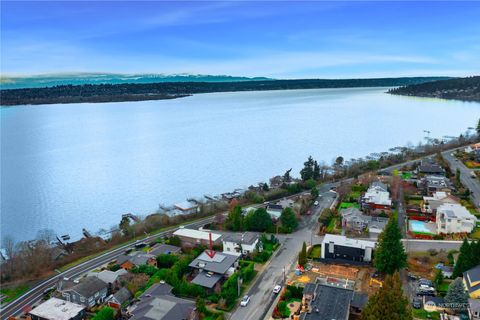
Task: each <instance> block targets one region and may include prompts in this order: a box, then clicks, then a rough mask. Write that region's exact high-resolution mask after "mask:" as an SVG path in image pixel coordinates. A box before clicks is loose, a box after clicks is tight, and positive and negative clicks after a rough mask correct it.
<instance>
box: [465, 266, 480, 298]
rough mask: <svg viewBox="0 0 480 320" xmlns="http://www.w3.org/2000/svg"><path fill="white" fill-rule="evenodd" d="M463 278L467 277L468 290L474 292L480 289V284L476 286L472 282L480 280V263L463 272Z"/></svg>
mask: <svg viewBox="0 0 480 320" xmlns="http://www.w3.org/2000/svg"><path fill="white" fill-rule="evenodd" d="M463 279H465V283H466V284H467V290H468V292H474V291H477V290H479V289H480V284H477V285H476V286H472V285H471V283H472V282H477V281H480V265H478V266H476V267H474V268H472V269H470V270H468V271H465V272H464V273H463Z"/></svg>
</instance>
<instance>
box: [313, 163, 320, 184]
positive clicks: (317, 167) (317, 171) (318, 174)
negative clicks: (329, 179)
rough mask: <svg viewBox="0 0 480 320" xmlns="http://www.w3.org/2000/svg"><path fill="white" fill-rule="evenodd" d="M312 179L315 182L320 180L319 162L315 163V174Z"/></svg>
mask: <svg viewBox="0 0 480 320" xmlns="http://www.w3.org/2000/svg"><path fill="white" fill-rule="evenodd" d="M312 178H313V179H314V180H318V179H320V166H319V165H318V162H317V160H315V161H314V162H313V173H312Z"/></svg>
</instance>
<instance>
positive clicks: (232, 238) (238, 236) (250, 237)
mask: <svg viewBox="0 0 480 320" xmlns="http://www.w3.org/2000/svg"><path fill="white" fill-rule="evenodd" d="M258 238H259V235H258V233H256V232H243V233H241V232H238V233H228V234H224V236H223V241H226V242H234V243H240V244H249V245H252V244H254V243H255V241H257V239H258Z"/></svg>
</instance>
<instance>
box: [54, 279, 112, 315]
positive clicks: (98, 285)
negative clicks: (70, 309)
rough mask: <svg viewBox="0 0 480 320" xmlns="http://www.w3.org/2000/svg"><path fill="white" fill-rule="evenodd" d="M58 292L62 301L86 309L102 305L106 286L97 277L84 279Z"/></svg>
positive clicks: (106, 290) (105, 294) (105, 295)
mask: <svg viewBox="0 0 480 320" xmlns="http://www.w3.org/2000/svg"><path fill="white" fill-rule="evenodd" d="M60 292H61V294H62V299H64V300H66V301H69V302H74V303H77V304H81V305H83V306H85V307H86V308H87V309H88V308H92V307H94V306H96V305H98V304H101V303H103V301H104V300H105V298H106V297H107V292H108V284H107V283H105V282H103V281H102V280H100V279H98V278H97V277H86V278H84V279H83V280H82V281H80V282H79V283H76V284H75V285H73V286H71V287H68V288H66V289H65V290H61V291H60Z"/></svg>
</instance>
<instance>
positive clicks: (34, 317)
mask: <svg viewBox="0 0 480 320" xmlns="http://www.w3.org/2000/svg"><path fill="white" fill-rule="evenodd" d="M28 317H30V319H31V320H83V319H86V312H85V306H83V305H80V304H77V303H73V302H69V301H65V300H61V299H58V298H50V299H48V300H47V301H45V302H43V303H42V304H40V305H38V306H37V307H36V308H34V309H32V310H31V311H30V312H29V313H28V315H27V319H28Z"/></svg>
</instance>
